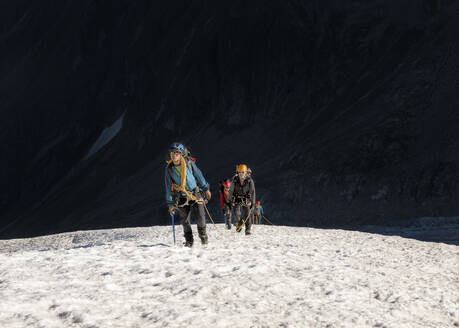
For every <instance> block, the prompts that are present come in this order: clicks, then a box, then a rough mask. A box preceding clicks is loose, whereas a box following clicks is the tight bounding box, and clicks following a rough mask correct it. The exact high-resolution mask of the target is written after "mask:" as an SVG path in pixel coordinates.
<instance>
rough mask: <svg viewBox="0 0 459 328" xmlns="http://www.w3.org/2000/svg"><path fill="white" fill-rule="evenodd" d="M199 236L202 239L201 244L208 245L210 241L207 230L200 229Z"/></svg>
mask: <svg viewBox="0 0 459 328" xmlns="http://www.w3.org/2000/svg"><path fill="white" fill-rule="evenodd" d="M198 234H199V238H201V244H203V245H207V244H208V242H209V241H208V237H207V233H206V228H205V227H204V228H198Z"/></svg>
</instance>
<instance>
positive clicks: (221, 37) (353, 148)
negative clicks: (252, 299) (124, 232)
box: [0, 0, 459, 238]
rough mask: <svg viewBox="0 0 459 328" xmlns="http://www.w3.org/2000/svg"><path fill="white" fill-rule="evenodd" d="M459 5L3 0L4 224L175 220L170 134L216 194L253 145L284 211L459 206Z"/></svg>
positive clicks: (419, 212) (376, 216)
mask: <svg viewBox="0 0 459 328" xmlns="http://www.w3.org/2000/svg"><path fill="white" fill-rule="evenodd" d="M458 17H459V5H458V3H457V1H451V0H450V1H447V0H444V1H440V0H439V1H437V0H424V1H397V2H388V1H382V0H379V1H371V2H368V1H363V0H354V1H348V2H346V3H343V2H342V1H307V2H306V1H294V0H292V1H287V0H283V1H251V2H247V1H225V2H215V1H174V2H165V1H131V0H130V1H127V0H114V1H103V0H78V1H76V0H60V1H53V0H42V1H39V2H30V1H24V0H16V1H9V2H7V1H2V2H0V18H1V23H0V49H1V51H0V110H1V112H0V113H1V117H2V120H1V121H0V154H1V161H0V181H1V186H0V187H1V189H0V190H1V194H0V222H1V225H0V236H1V237H3V238H11V237H25V236H32V235H39V234H45V233H52V232H59V231H69V230H77V229H90V228H91V229H92V228H108V227H121V226H139V225H153V224H166V223H168V222H169V217H168V216H167V213H166V211H165V207H164V204H163V198H164V197H163V191H164V189H163V188H164V187H163V174H164V153H165V150H166V149H167V146H168V145H169V144H170V143H171V142H172V141H175V140H180V141H183V142H184V143H185V144H186V145H187V146H189V147H190V148H191V150H192V151H193V154H194V155H195V156H196V157H198V165H199V166H200V167H201V168H202V170H203V171H204V173H205V176H206V177H207V178H208V180H209V181H210V182H211V184H212V185H213V191H214V195H216V192H217V188H216V184H217V182H218V181H219V180H220V179H221V178H223V177H227V176H231V175H232V173H233V171H234V168H235V165H236V164H238V163H241V162H247V163H248V164H249V165H250V166H251V167H252V168H253V170H254V177H255V181H256V184H257V189H258V190H257V193H258V195H259V197H260V199H261V200H262V201H263V203H264V205H265V206H264V207H265V211H266V213H267V214H269V217H270V218H271V219H272V221H275V222H276V223H279V224H294V225H304V226H343V225H359V224H387V223H388V222H397V221H398V220H404V219H409V218H416V217H420V216H448V215H457V213H459V197H458V169H459V166H458V164H459V110H458V107H459V97H458V96H457V90H458V87H459V83H458V81H459V41H458V40H459V38H458V35H459V20H458ZM215 198H216V197H215ZM216 203H217V201H216V200H215V199H213V200H212V201H211V205H212V206H211V209H212V210H213V213H215V214H214V215H215V216H216V217H217V218H218V219H219V220H221V218H220V217H219V212H218V211H217V205H216Z"/></svg>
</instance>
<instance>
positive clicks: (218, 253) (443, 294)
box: [0, 225, 459, 328]
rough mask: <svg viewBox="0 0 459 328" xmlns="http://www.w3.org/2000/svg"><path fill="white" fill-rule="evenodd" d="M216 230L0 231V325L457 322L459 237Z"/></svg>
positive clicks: (394, 324)
mask: <svg viewBox="0 0 459 328" xmlns="http://www.w3.org/2000/svg"><path fill="white" fill-rule="evenodd" d="M218 227H219V229H220V231H222V232H223V226H222V225H218ZM193 229H194V232H195V233H196V226H193ZM225 233H226V232H225ZM177 234H178V240H179V241H180V242H181V240H182V237H181V234H182V229H181V227H180V226H178V227H177ZM209 238H210V244H209V245H208V246H207V247H204V246H201V245H200V244H197V245H196V246H195V247H194V248H193V249H188V248H184V247H183V246H181V245H178V246H173V245H172V237H171V227H170V226H169V227H167V226H154V227H150V228H131V229H115V230H98V231H86V232H72V233H65V234H58V235H51V236H44V237H38V238H32V239H16V240H4V241H0V300H1V301H0V327H9V328H10V327H85V328H89V327H93V328H95V327H453V326H457V325H459V247H458V246H455V245H447V244H442V243H431V242H421V241H417V240H413V239H406V238H401V237H396V236H384V235H380V234H370V233H364V232H356V231H344V230H321V229H310V228H296V227H283V226H278V227H276V226H255V227H254V234H253V235H251V236H245V235H243V234H236V233H229V234H225V235H222V234H221V233H219V232H217V231H216V230H215V228H214V227H212V226H209Z"/></svg>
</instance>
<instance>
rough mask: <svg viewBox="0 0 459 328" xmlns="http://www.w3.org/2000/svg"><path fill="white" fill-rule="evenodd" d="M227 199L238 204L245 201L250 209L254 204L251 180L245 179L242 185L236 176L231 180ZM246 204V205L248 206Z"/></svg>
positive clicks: (253, 186) (253, 188)
mask: <svg viewBox="0 0 459 328" xmlns="http://www.w3.org/2000/svg"><path fill="white" fill-rule="evenodd" d="M228 199H230V201H231V202H234V203H236V204H237V203H240V202H241V200H244V199H245V200H247V201H248V202H249V204H250V207H251V208H252V207H253V206H254V204H255V184H254V183H253V180H252V178H249V177H247V178H246V179H245V180H244V183H243V184H241V180H240V179H239V177H238V176H237V175H236V176H234V178H233V183H232V184H231V188H230V191H229V194H228ZM249 204H247V205H249Z"/></svg>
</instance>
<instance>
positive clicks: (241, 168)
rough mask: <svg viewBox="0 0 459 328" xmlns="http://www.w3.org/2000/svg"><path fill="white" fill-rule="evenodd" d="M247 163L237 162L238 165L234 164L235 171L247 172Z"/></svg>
mask: <svg viewBox="0 0 459 328" xmlns="http://www.w3.org/2000/svg"><path fill="white" fill-rule="evenodd" d="M247 171H248V170H247V165H245V164H239V165H238V166H236V172H237V173H240V172H247Z"/></svg>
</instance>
